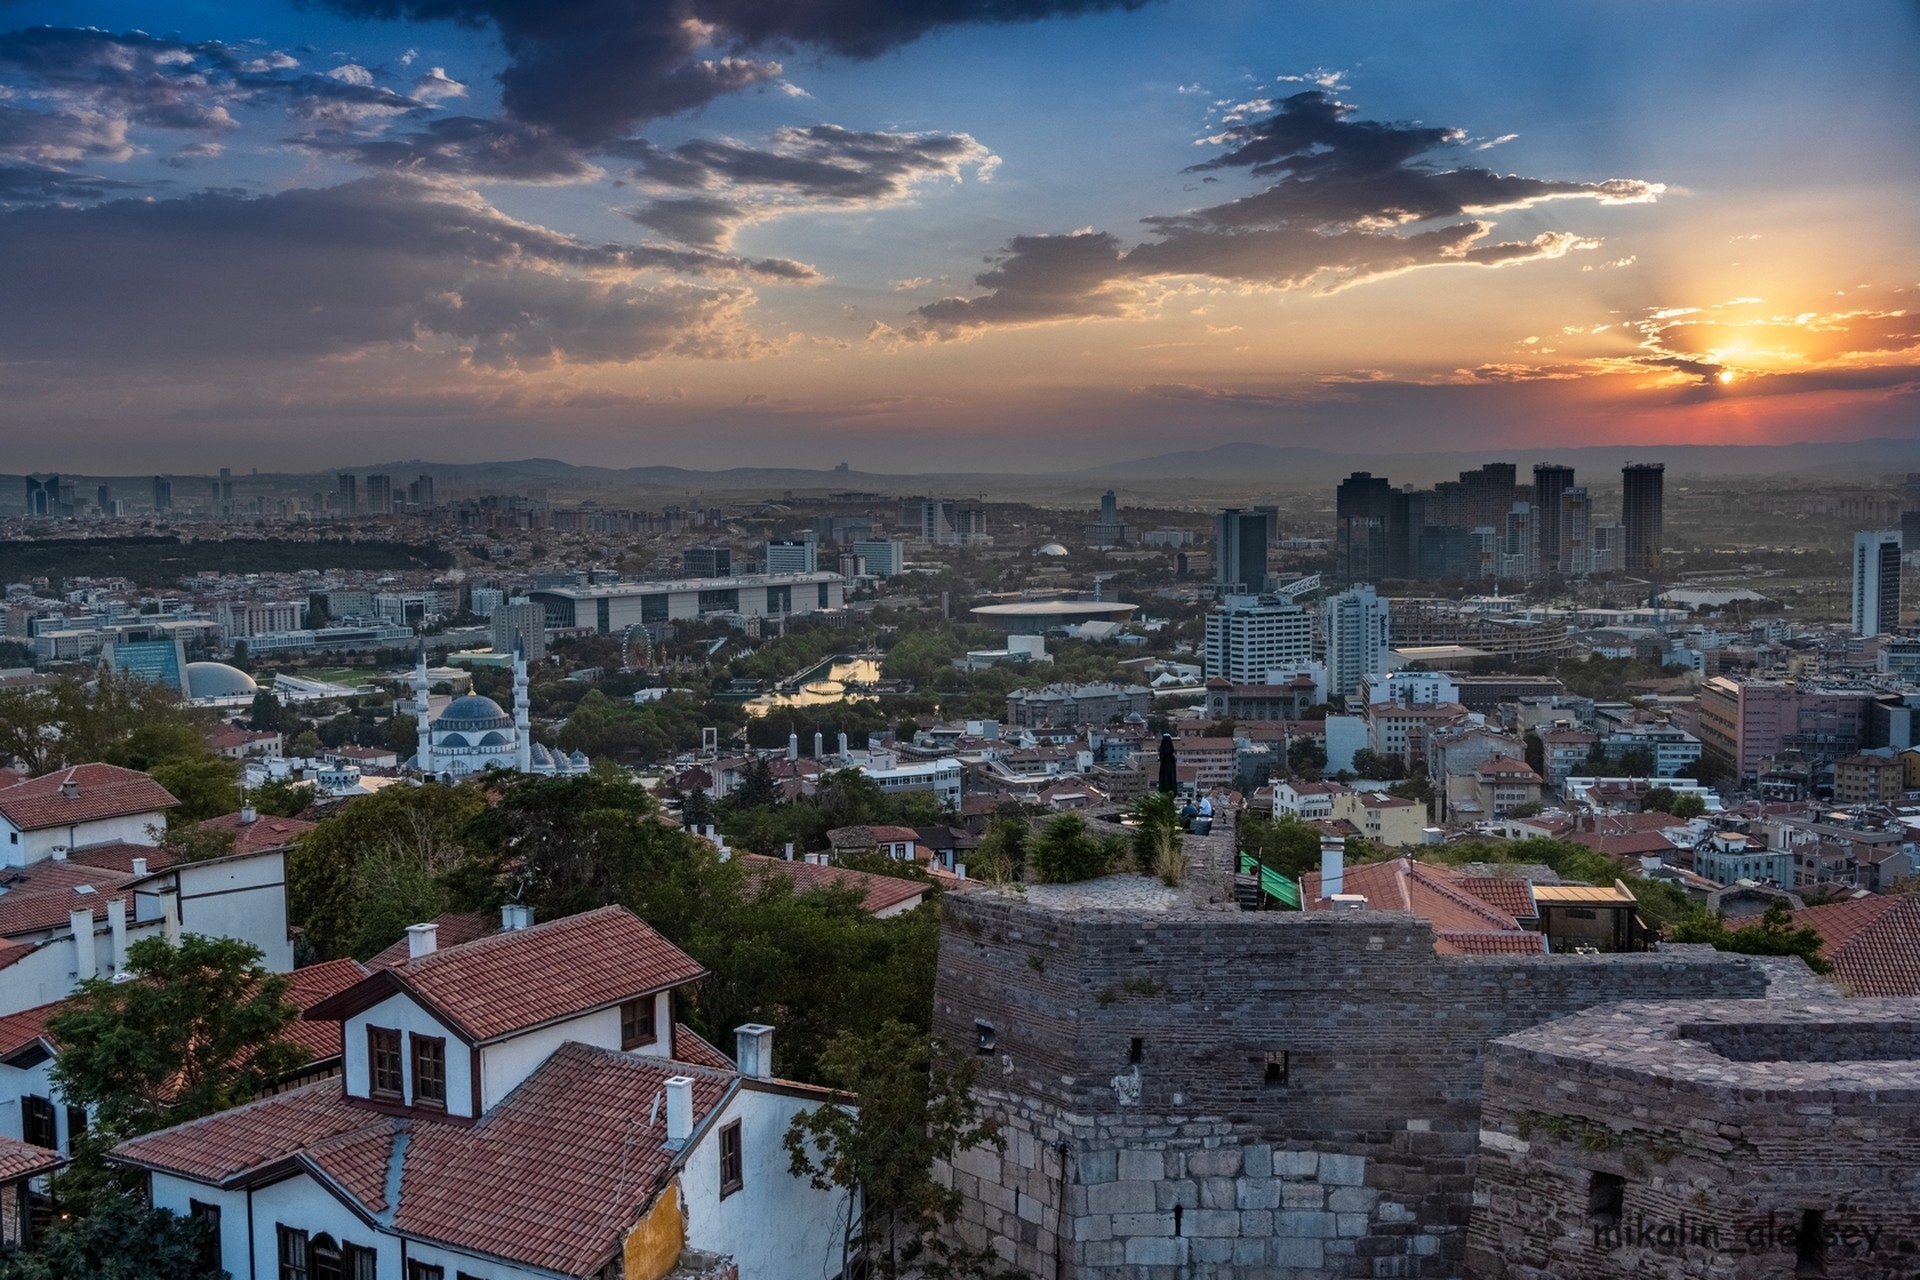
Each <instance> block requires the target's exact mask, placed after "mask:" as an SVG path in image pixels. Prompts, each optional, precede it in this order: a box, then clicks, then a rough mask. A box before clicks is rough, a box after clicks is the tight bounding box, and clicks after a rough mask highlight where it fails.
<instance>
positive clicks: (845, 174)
mask: <svg viewBox="0 0 1920 1280" xmlns="http://www.w3.org/2000/svg"><path fill="white" fill-rule="evenodd" d="M618 152H619V154H623V155H626V156H628V157H629V158H631V159H633V160H635V161H637V164H636V166H635V168H634V170H633V176H634V177H635V179H636V180H638V181H639V182H640V183H641V185H642V186H644V187H647V188H648V189H650V190H652V191H654V192H656V193H660V194H661V197H662V198H660V199H656V200H653V201H651V202H649V203H648V204H646V205H643V206H641V207H640V208H639V209H636V210H634V211H633V212H632V213H631V214H630V215H629V216H630V217H632V218H633V220H634V221H635V222H638V223H640V224H641V225H642V226H645V227H650V228H652V229H653V230H655V231H658V232H660V233H661V234H662V235H666V236H669V237H671V238H673V239H675V240H679V241H681V242H683V243H686V244H695V245H706V246H713V247H724V246H725V245H726V244H727V243H728V242H729V241H730V239H731V238H732V235H733V232H734V231H735V229H736V228H738V227H739V226H741V225H742V224H744V223H748V222H754V221H759V220H762V219H765V218H770V217H776V216H780V215H783V214H791V213H804V212H813V211H817V210H822V209H845V208H852V207H875V206H882V205H888V204H895V203H898V202H900V201H902V200H905V199H907V198H908V197H909V196H910V195H911V194H912V192H913V189H914V187H915V186H916V185H917V184H919V183H921V182H923V181H926V180H928V179H932V178H951V179H954V180H956V181H957V180H959V179H960V177H961V175H962V172H963V170H964V169H965V168H967V167H972V168H973V169H974V172H975V173H976V174H977V175H979V176H980V177H982V178H983V179H984V178H985V177H987V176H990V175H991V173H992V171H993V167H994V166H995V165H996V164H997V163H998V161H997V160H996V159H995V157H994V156H993V154H992V153H991V152H989V151H988V150H987V149H986V148H985V147H983V146H981V145H980V143H979V142H977V141H976V140H974V139H973V138H972V137H970V136H969V135H967V134H964V133H884V132H859V131H856V130H852V129H843V128H841V127H840V126H838V125H832V124H817V125H811V126H808V127H804V128H788V129H779V130H776V131H775V132H774V133H773V134H772V135H771V136H770V137H769V138H768V141H767V145H766V146H764V147H752V146H746V145H744V144H742V143H738V142H733V141H730V140H726V139H711V138H701V139H696V140H694V141H692V142H687V143H683V144H681V145H680V146H677V147H674V148H673V149H671V150H666V149H662V148H660V147H656V146H654V145H653V144H651V143H648V142H645V141H634V142H630V143H625V144H621V145H620V146H619V148H618ZM682 192H685V193H688V194H685V195H682V194H679V193H682Z"/></svg>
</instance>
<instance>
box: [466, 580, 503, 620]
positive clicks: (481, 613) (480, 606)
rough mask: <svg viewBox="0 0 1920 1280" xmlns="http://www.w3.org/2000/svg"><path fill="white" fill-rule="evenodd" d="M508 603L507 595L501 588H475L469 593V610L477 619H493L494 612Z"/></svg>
mask: <svg viewBox="0 0 1920 1280" xmlns="http://www.w3.org/2000/svg"><path fill="white" fill-rule="evenodd" d="M506 602H507V593H506V592H504V591H502V590H501V589H500V588H499V587H473V588H471V589H470V590H469V591H468V592H467V610H468V612H470V613H472V614H473V616H474V617H476V618H491V617H493V611H494V610H495V609H498V608H499V607H500V606H501V605H503V604H505V603H506Z"/></svg>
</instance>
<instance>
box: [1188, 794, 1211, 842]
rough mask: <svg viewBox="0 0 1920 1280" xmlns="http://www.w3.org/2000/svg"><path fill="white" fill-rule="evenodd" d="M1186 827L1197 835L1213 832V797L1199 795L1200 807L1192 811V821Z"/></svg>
mask: <svg viewBox="0 0 1920 1280" xmlns="http://www.w3.org/2000/svg"><path fill="white" fill-rule="evenodd" d="M1187 829H1188V830H1189V831H1191V832H1193V834H1195V835H1197V836H1204V835H1210V834H1212V832H1213V797H1212V796H1201V797H1200V807H1199V808H1198V809H1196V810H1195V811H1194V815H1193V821H1192V822H1191V823H1189V824H1188V827H1187Z"/></svg>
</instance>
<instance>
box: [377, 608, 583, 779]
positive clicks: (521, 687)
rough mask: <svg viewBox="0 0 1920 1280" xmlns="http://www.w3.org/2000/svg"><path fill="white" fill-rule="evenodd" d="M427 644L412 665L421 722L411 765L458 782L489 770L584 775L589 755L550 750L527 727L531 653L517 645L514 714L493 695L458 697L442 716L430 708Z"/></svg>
mask: <svg viewBox="0 0 1920 1280" xmlns="http://www.w3.org/2000/svg"><path fill="white" fill-rule="evenodd" d="M427 687H428V686H427V646H426V641H424V640H422V641H421V642H420V648H419V653H418V654H417V655H416V657H415V659H414V669H413V715H414V719H415V720H417V721H418V722H419V725H420V746H419V750H418V753H417V754H416V755H415V756H414V758H413V759H411V760H409V761H408V762H407V767H408V768H410V769H413V770H415V771H417V772H419V773H422V774H425V775H427V776H428V777H440V778H450V779H454V780H458V779H461V778H465V777H467V776H468V775H470V774H475V773H482V772H484V771H486V770H487V769H510V770H513V771H516V772H519V773H536V774H540V775H541V776H543V777H549V778H565V777H572V776H573V775H575V774H582V773H586V772H587V770H588V768H589V761H588V760H587V757H586V756H584V755H582V754H581V753H580V752H578V751H575V752H573V753H571V754H569V753H567V752H565V751H557V750H552V749H549V748H547V747H544V746H542V745H541V744H540V743H538V742H535V741H534V740H533V733H532V730H531V729H530V728H529V727H528V700H527V657H526V653H525V652H524V651H523V650H522V649H521V648H520V646H519V644H518V643H516V644H515V645H514V647H513V714H512V715H511V716H509V715H508V714H507V713H506V712H505V711H504V710H502V709H501V706H500V704H499V703H497V702H495V701H494V700H493V699H492V698H483V697H481V696H480V695H478V694H468V695H467V696H466V697H464V698H455V699H454V700H453V701H452V702H449V703H448V704H447V705H446V706H445V707H442V708H441V710H440V714H439V715H437V716H432V717H431V718H430V717H429V715H428V712H427Z"/></svg>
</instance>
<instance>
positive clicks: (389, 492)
mask: <svg viewBox="0 0 1920 1280" xmlns="http://www.w3.org/2000/svg"><path fill="white" fill-rule="evenodd" d="M392 512H393V477H391V476H368V477H367V514H368V515H375V516H384V515H391V514H392Z"/></svg>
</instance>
